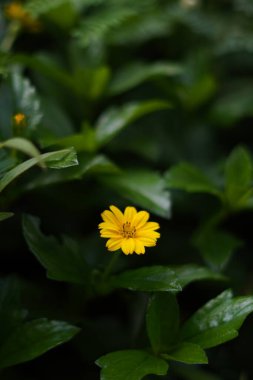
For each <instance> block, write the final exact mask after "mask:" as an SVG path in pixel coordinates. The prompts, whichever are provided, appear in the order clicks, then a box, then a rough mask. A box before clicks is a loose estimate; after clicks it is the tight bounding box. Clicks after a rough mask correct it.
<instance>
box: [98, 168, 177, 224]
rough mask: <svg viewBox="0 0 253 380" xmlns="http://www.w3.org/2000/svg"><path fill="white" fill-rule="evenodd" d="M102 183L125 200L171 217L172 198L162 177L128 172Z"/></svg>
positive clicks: (106, 178)
mask: <svg viewBox="0 0 253 380" xmlns="http://www.w3.org/2000/svg"><path fill="white" fill-rule="evenodd" d="M101 181H102V182H103V183H104V184H106V185H107V186H108V187H111V188H113V189H114V190H115V191H116V192H118V193H120V195H122V196H123V197H124V198H126V199H128V200H130V201H131V202H133V203H135V204H138V205H139V206H141V207H143V208H144V209H148V210H150V211H151V212H153V213H155V214H157V215H159V216H162V217H164V218H169V217H170V206H171V203H170V196H169V192H168V191H167V190H166V189H165V182H164V180H163V178H162V177H160V175H159V174H158V173H156V172H152V171H139V170H136V171H128V172H126V171H125V172H122V173H119V174H118V175H113V176H106V177H101Z"/></svg>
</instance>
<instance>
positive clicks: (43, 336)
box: [0, 319, 79, 368]
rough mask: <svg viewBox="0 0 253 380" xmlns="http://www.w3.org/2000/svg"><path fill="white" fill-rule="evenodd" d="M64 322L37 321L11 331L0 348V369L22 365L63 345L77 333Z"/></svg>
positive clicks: (76, 329)
mask: <svg viewBox="0 0 253 380" xmlns="http://www.w3.org/2000/svg"><path fill="white" fill-rule="evenodd" d="M78 331H79V329H78V328H77V327H74V326H71V325H69V324H67V323H66V322H60V321H48V320H47V319H37V320H34V321H32V322H27V323H25V324H23V325H21V326H20V327H18V328H16V329H15V330H13V332H12V333H11V334H10V336H9V337H8V338H7V339H6V340H5V341H4V343H3V344H2V345H1V346H0V356H1V362H0V368H6V367H10V366H12V365H14V364H18V363H22V362H25V361H28V360H31V359H34V358H36V357H37V356H40V355H42V354H43V353H44V352H46V351H48V350H50V349H52V348H54V347H56V346H58V345H59V344H62V343H65V342H67V341H69V340H70V339H71V338H73V336H74V335H76V334H77V333H78Z"/></svg>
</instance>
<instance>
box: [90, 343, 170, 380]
mask: <svg viewBox="0 0 253 380" xmlns="http://www.w3.org/2000/svg"><path fill="white" fill-rule="evenodd" d="M96 364H98V365H99V366H100V367H102V371H101V380H127V379H129V380H130V379H131V380H141V379H143V377H144V376H146V375H149V374H154V375H166V373H167V371H168V364H167V363H166V362H165V361H164V360H162V359H160V358H157V357H155V356H153V355H150V354H148V353H147V352H145V351H140V350H125V351H117V352H112V353H110V354H107V355H105V356H102V357H101V358H99V359H98V360H97V362H96Z"/></svg>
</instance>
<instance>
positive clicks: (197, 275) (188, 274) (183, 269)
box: [171, 264, 224, 288]
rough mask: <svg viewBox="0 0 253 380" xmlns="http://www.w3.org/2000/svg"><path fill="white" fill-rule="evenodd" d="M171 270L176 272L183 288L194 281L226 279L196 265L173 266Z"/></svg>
mask: <svg viewBox="0 0 253 380" xmlns="http://www.w3.org/2000/svg"><path fill="white" fill-rule="evenodd" d="M171 269H172V270H173V271H174V272H175V274H176V276H177V278H178V281H179V283H180V285H181V286H182V288H184V287H185V286H187V285H188V284H190V283H191V282H194V281H201V280H214V281H217V280H224V277H223V276H222V275H220V274H219V273H215V272H212V271H211V270H210V269H208V268H205V267H201V266H199V265H196V264H187V265H180V266H172V267H171Z"/></svg>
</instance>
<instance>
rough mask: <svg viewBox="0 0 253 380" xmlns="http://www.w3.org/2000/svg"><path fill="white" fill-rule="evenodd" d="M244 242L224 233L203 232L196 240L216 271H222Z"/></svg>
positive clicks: (197, 245)
mask: <svg viewBox="0 0 253 380" xmlns="http://www.w3.org/2000/svg"><path fill="white" fill-rule="evenodd" d="M242 243H243V242H242V241H241V240H239V239H237V238H235V237H234V236H233V235H231V234H229V233H227V232H223V231H213V230H211V231H210V230H208V231H203V232H201V233H200V234H198V236H196V238H195V239H194V244H195V245H196V247H197V248H198V249H199V251H200V253H201V255H202V257H203V258H204V259H205V260H206V262H207V263H208V264H209V265H211V267H213V268H214V269H215V270H222V269H223V268H224V267H225V266H226V264H227V263H228V261H229V259H230V257H231V255H232V253H233V252H234V251H235V250H236V249H237V248H238V247H240V246H241V245H242Z"/></svg>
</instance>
